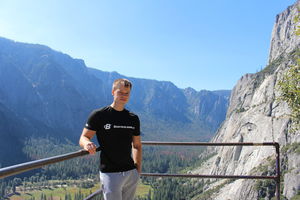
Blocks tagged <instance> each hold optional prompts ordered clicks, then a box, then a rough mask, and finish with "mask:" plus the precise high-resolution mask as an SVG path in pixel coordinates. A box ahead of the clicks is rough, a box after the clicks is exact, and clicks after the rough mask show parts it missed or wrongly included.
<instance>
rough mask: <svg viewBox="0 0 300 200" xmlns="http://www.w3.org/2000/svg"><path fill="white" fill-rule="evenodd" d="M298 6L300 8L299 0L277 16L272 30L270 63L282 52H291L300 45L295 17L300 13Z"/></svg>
mask: <svg viewBox="0 0 300 200" xmlns="http://www.w3.org/2000/svg"><path fill="white" fill-rule="evenodd" d="M297 8H300V1H299V0H298V1H297V2H296V3H295V4H294V5H292V6H289V7H288V8H287V9H286V10H285V11H284V12H283V13H281V14H279V15H277V16H276V21H275V25H274V27H273V32H272V39H271V47H270V56H269V63H271V62H272V61H274V60H275V59H276V58H277V57H278V56H279V55H280V54H282V53H287V52H291V51H292V50H293V49H295V48H296V47H297V46H298V45H299V42H300V37H299V36H296V34H295V30H296V23H295V21H294V17H295V16H296V15H297V13H298V9H297Z"/></svg>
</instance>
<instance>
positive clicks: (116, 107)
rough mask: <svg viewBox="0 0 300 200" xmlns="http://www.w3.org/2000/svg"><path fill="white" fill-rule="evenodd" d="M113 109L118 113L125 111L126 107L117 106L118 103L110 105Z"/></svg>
mask: <svg viewBox="0 0 300 200" xmlns="http://www.w3.org/2000/svg"><path fill="white" fill-rule="evenodd" d="M110 106H111V107H112V108H113V109H115V110H117V111H122V110H124V105H123V104H117V103H116V102H113V103H112V104H111V105H110Z"/></svg>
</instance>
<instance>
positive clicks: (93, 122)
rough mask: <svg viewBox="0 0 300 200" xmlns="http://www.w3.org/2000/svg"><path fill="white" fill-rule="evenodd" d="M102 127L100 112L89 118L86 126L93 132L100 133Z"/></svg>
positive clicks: (92, 114)
mask: <svg viewBox="0 0 300 200" xmlns="http://www.w3.org/2000/svg"><path fill="white" fill-rule="evenodd" d="M99 125H100V116H99V112H97V111H93V112H92V113H91V114H90V116H89V117H88V120H87V122H86V124H85V126H84V127H85V128H86V129H89V130H92V131H98V130H99Z"/></svg>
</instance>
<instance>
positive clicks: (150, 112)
mask: <svg viewBox="0 0 300 200" xmlns="http://www.w3.org/2000/svg"><path fill="white" fill-rule="evenodd" d="M120 77H124V76H122V75H121V74H118V73H117V72H103V71H101V70H96V69H92V68H88V67H86V65H85V64H84V61H83V60H80V59H73V58H72V57H70V56H69V55H66V54H63V53H60V52H57V51H54V50H52V49H50V48H49V47H46V46H43V45H37V44H25V43H20V42H14V41H12V40H8V39H5V38H1V37H0V117H1V120H0V136H1V138H5V140H2V139H1V143H2V144H3V145H1V146H0V148H1V153H0V160H1V163H2V165H4V164H5V163H7V162H8V160H9V159H4V155H5V154H6V153H7V151H8V149H9V148H8V149H7V148H5V146H14V147H15V152H16V153H17V154H18V155H19V154H20V155H21V149H22V144H23V143H24V140H25V139H26V138H27V137H29V136H35V137H46V136H47V137H49V136H50V137H54V138H56V139H60V140H61V141H62V142H63V141H64V139H69V140H71V141H73V142H74V143H76V144H77V141H78V137H79V135H80V134H81V130H82V127H83V125H84V123H85V120H86V118H87V116H88V115H89V113H90V112H91V111H92V110H93V109H95V108H99V107H102V106H105V105H107V104H110V103H111V101H112V96H111V84H112V81H113V80H114V79H116V78H120ZM128 78H129V79H130V80H131V81H132V82H133V85H134V86H133V90H132V96H131V100H130V103H129V104H128V108H129V109H130V110H132V111H133V112H136V113H137V114H139V116H140V118H141V122H142V132H143V140H160V141H161V140H197V141H203V140H208V139H210V138H211V137H212V135H213V134H214V132H215V130H216V129H217V128H218V127H219V125H220V124H221V123H222V121H223V120H224V119H225V113H226V110H227V104H228V98H229V95H230V91H199V92H198V91H195V90H193V89H192V88H187V89H180V88H177V87H176V86H175V85H174V84H173V83H171V82H166V81H156V80H147V79H138V78H130V77H128ZM17 160H18V159H14V162H15V161H17Z"/></svg>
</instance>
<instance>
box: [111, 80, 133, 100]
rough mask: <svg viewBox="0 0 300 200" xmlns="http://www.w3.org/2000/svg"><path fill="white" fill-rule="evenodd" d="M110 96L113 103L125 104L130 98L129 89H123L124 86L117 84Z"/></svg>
mask: <svg viewBox="0 0 300 200" xmlns="http://www.w3.org/2000/svg"><path fill="white" fill-rule="evenodd" d="M112 95H113V96H114V102H116V103H121V104H124V105H125V104H126V103H127V102H128V100H129V97H130V88H129V87H124V85H122V84H119V85H118V86H117V87H116V88H115V89H114V90H113V91H112Z"/></svg>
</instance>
